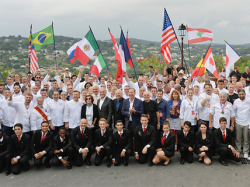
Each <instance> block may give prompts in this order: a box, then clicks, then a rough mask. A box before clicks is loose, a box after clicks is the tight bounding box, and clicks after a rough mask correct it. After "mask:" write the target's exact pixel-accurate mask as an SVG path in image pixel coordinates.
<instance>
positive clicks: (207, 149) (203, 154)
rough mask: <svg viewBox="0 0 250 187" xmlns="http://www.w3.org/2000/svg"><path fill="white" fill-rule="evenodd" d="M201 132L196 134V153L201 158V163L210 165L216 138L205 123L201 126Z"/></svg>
mask: <svg viewBox="0 0 250 187" xmlns="http://www.w3.org/2000/svg"><path fill="white" fill-rule="evenodd" d="M199 127H200V131H199V132H197V133H196V134H195V152H196V154H197V155H198V156H199V162H200V163H203V162H204V163H205V164H206V165H210V164H211V162H212V156H213V142H214V137H213V133H212V131H207V125H206V123H205V122H201V123H200V124H199Z"/></svg>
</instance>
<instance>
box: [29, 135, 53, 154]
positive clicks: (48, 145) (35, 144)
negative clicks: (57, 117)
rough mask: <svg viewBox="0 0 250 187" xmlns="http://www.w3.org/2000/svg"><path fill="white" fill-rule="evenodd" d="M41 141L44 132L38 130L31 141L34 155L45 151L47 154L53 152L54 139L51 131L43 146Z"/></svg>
mask: <svg viewBox="0 0 250 187" xmlns="http://www.w3.org/2000/svg"><path fill="white" fill-rule="evenodd" d="M41 140H42V130H36V132H35V133H34V134H33V136H32V139H31V151H32V154H33V155H34V154H36V153H38V152H40V151H43V150H44V151H46V152H47V153H48V152H49V151H51V150H52V148H53V140H54V138H53V133H52V132H51V131H48V132H47V134H46V136H45V140H44V143H43V144H41Z"/></svg>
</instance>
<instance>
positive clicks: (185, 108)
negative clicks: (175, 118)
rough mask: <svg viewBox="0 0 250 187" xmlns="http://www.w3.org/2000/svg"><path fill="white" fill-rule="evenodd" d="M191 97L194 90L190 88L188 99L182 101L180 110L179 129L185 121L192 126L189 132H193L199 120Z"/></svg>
mask: <svg viewBox="0 0 250 187" xmlns="http://www.w3.org/2000/svg"><path fill="white" fill-rule="evenodd" d="M193 95H194V90H193V89H192V88H190V89H188V91H187V96H188V97H187V98H186V99H184V100H183V101H182V103H181V109H180V118H181V127H182V128H183V124H184V122H185V121H189V122H191V124H192V127H191V129H190V131H194V129H195V126H196V124H197V120H199V115H198V111H197V106H196V102H195V101H194V99H193Z"/></svg>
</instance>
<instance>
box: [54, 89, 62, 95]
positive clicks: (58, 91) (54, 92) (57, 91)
mask: <svg viewBox="0 0 250 187" xmlns="http://www.w3.org/2000/svg"><path fill="white" fill-rule="evenodd" d="M55 92H58V94H60V93H59V91H57V90H54V91H53V92H52V95H53V94H54V93H55Z"/></svg>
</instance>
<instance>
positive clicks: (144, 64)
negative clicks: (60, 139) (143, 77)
mask: <svg viewBox="0 0 250 187" xmlns="http://www.w3.org/2000/svg"><path fill="white" fill-rule="evenodd" d="M138 64H139V66H140V67H139V68H140V69H143V70H144V74H147V73H148V72H149V69H148V67H149V66H153V68H154V69H160V70H161V71H163V70H164V66H165V64H164V63H163V62H161V61H160V59H159V58H157V57H155V56H154V55H152V54H151V55H150V56H149V57H147V58H144V59H139V60H138Z"/></svg>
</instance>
